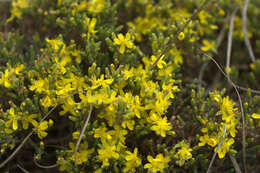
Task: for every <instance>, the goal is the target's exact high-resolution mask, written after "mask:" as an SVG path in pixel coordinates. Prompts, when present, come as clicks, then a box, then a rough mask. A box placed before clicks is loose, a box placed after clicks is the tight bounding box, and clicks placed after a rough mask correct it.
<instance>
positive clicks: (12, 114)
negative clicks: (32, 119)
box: [5, 108, 19, 130]
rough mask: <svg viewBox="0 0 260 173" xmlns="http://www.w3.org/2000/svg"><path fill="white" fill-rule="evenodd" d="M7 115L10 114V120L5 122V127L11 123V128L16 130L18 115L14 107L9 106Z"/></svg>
mask: <svg viewBox="0 0 260 173" xmlns="http://www.w3.org/2000/svg"><path fill="white" fill-rule="evenodd" d="M8 113H9V115H10V120H8V121H7V122H6V124H5V126H6V127H9V126H10V125H11V124H12V128H13V130H17V129H18V119H19V117H18V115H17V114H16V113H15V111H14V108H10V109H9V111H8Z"/></svg>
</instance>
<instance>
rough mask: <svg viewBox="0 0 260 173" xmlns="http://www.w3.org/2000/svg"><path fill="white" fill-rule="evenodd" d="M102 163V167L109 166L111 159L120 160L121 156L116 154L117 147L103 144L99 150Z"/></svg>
mask: <svg viewBox="0 0 260 173" xmlns="http://www.w3.org/2000/svg"><path fill="white" fill-rule="evenodd" d="M97 158H98V159H99V160H100V161H102V167H105V166H109V162H108V161H109V159H112V158H115V159H118V158H119V154H118V153H117V152H116V146H115V145H110V144H108V143H106V142H105V143H103V146H102V148H101V149H99V150H98V157H97Z"/></svg>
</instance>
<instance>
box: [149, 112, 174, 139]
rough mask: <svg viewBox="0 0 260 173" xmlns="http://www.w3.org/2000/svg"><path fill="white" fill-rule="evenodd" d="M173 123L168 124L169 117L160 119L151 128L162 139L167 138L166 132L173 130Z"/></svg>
mask: <svg viewBox="0 0 260 173" xmlns="http://www.w3.org/2000/svg"><path fill="white" fill-rule="evenodd" d="M171 128H172V127H171V123H168V122H167V117H164V118H159V119H158V120H157V121H155V122H154V125H153V126H152V127H151V130H153V131H155V132H156V134H158V135H161V136H162V137H165V136H166V132H167V131H170V130H171Z"/></svg>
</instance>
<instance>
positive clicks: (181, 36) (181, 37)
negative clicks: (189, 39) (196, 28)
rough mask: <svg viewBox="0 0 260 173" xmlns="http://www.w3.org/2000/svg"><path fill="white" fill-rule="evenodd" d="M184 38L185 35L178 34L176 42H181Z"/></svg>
mask: <svg viewBox="0 0 260 173" xmlns="http://www.w3.org/2000/svg"><path fill="white" fill-rule="evenodd" d="M184 38H185V35H184V33H183V32H180V33H179V35H178V40H183V39H184Z"/></svg>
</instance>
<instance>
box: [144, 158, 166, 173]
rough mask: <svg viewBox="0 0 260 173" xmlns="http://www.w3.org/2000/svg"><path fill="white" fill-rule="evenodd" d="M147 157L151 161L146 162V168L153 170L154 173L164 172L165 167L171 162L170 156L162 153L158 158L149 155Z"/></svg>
mask: <svg viewBox="0 0 260 173" xmlns="http://www.w3.org/2000/svg"><path fill="white" fill-rule="evenodd" d="M147 159H148V161H149V162H150V163H147V164H145V165H144V168H145V169H149V170H151V171H152V172H153V173H157V172H158V171H160V172H162V171H163V170H164V168H167V167H168V162H170V158H169V157H164V156H163V155H162V154H158V155H157V156H156V158H153V157H152V156H147Z"/></svg>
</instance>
